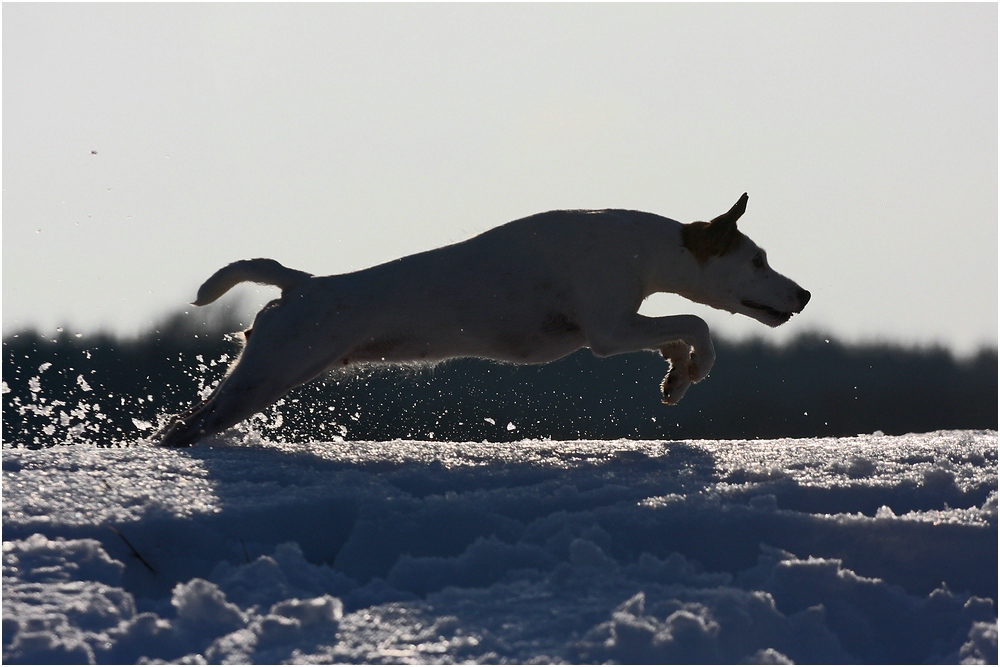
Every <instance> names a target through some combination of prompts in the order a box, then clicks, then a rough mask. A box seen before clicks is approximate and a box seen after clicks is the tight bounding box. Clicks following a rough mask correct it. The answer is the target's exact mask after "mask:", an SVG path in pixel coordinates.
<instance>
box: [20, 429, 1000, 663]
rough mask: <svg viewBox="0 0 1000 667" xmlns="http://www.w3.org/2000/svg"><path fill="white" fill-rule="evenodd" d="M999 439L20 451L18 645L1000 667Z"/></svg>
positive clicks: (126, 650) (409, 658) (352, 657)
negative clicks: (999, 666)
mask: <svg viewBox="0 0 1000 667" xmlns="http://www.w3.org/2000/svg"><path fill="white" fill-rule="evenodd" d="M996 599H997V433H996V432H995V431H947V432H936V433H928V434H919V435H906V436H884V435H881V434H874V435H860V436H857V437H854V438H839V439H835V438H824V439H819V438H815V439H795V440H791V439H789V440H753V441H684V442H671V441H636V440H614V441H569V442H561V441H551V440H525V441H522V442H514V443H489V442H483V443H469V442H464V443H459V442H429V441H393V442H343V441H340V442H313V443H308V444H290V443H280V442H270V441H266V440H262V439H261V438H260V437H259V436H258V435H254V434H253V433H238V432H230V433H229V434H227V435H225V436H221V437H217V438H214V439H212V440H210V441H207V442H206V443H203V444H202V445H199V446H196V447H194V448H191V449H189V450H165V449H159V448H156V447H152V446H148V445H143V444H136V445H135V446H132V447H125V448H110V449H109V448H98V447H95V446H92V445H87V444H78V445H73V446H63V447H53V448H49V449H42V450H26V449H11V448H5V449H4V450H3V659H4V662H9V663H31V662H36V663H37V662H98V663H133V662H162V661H172V662H185V663H202V662H228V663H233V662H235V663H246V662H254V663H282V662H299V663H302V662H305V663H327V662H354V663H454V662H514V663H545V662H571V663H601V662H608V661H611V662H623V663H692V662H694V663H697V662H721V663H741V662H744V663H760V664H784V663H789V662H807V663H843V662H890V663H921V662H965V663H992V664H995V663H996V662H997V620H996V619H997V612H996V603H995V601H996Z"/></svg>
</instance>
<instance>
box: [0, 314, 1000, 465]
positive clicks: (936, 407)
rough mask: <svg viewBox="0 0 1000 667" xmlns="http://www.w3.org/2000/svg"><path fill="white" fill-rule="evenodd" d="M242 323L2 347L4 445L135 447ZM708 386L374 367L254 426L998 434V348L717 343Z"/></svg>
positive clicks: (514, 435) (508, 437) (228, 348)
mask: <svg viewBox="0 0 1000 667" xmlns="http://www.w3.org/2000/svg"><path fill="white" fill-rule="evenodd" d="M239 328H240V325H239V322H237V321H236V317H235V316H232V315H228V316H227V315H222V316H221V317H218V316H217V317H214V318H213V319H212V321H210V322H205V321H199V320H196V319H194V318H190V317H188V316H186V314H183V313H178V314H175V315H173V316H171V317H169V318H167V319H165V320H164V321H163V322H162V323H161V324H160V325H158V326H155V327H153V328H152V329H151V330H149V331H148V332H146V333H145V334H142V335H139V336H138V337H132V338H122V337H117V336H113V335H108V334H98V335H87V336H80V335H78V334H77V335H70V334H69V333H67V329H66V328H64V330H63V331H62V332H60V333H58V334H57V335H56V336H55V337H52V336H45V335H42V334H40V333H38V332H37V331H33V330H25V331H22V332H19V333H16V334H12V335H8V336H6V337H5V338H4V341H3V349H4V355H3V382H4V387H3V392H4V393H3V443H4V444H5V445H8V446H9V445H16V446H28V447H43V446H50V445H55V444H61V443H64V442H78V441H81V440H85V441H86V440H89V441H93V442H97V443H99V444H104V445H112V444H118V443H128V442H134V441H136V440H137V439H139V438H140V437H145V436H149V435H151V434H152V433H153V429H154V428H155V425H156V424H157V423H159V422H161V421H162V420H163V419H164V418H165V417H166V416H168V415H170V414H174V413H176V412H179V411H181V410H183V409H184V408H186V407H188V406H189V405H191V404H192V403H193V402H194V401H195V400H196V399H197V398H198V391H199V389H204V388H205V387H210V386H213V385H214V383H216V382H217V381H218V380H220V379H221V378H222V377H223V375H224V374H225V371H226V369H227V367H228V365H229V363H231V361H232V360H233V359H234V358H235V357H236V356H237V355H238V354H239V349H240V344H239V342H238V338H237V337H235V336H232V335H229V334H227V333H226V332H228V331H235V330H238V329H239ZM715 343H716V351H717V353H718V359H717V361H716V365H715V367H714V368H713V370H712V374H711V376H710V377H709V378H707V379H706V380H705V381H703V382H702V383H700V384H697V385H694V386H692V387H691V388H690V389H689V390H688V392H687V394H686V395H685V397H684V399H683V400H682V401H681V403H680V404H679V405H677V406H666V405H663V404H662V403H661V402H660V391H659V383H660V380H662V378H663V375H664V374H665V373H666V370H667V364H666V362H665V361H663V359H662V358H660V356H659V355H658V354H656V353H649V352H637V353H633V354H625V355H617V356H614V357H608V358H604V359H599V358H597V357H595V356H594V355H593V354H591V353H590V351H589V350H580V351H578V352H576V353H574V354H572V355H570V356H568V357H566V358H564V359H561V360H559V361H556V362H552V363H549V364H543V365H524V366H521V365H515V364H501V363H496V362H491V361H486V360H482V359H455V360H451V361H447V362H443V363H439V364H437V365H433V366H427V365H424V366H369V367H365V368H359V369H353V370H348V371H342V372H337V373H332V374H329V375H327V376H325V377H324V378H323V379H321V380H318V381H314V382H312V383H310V384H308V385H306V386H304V387H300V388H298V389H296V390H293V391H292V392H290V393H289V394H288V396H286V397H285V399H284V401H282V402H280V403H279V404H278V405H277V406H275V407H274V408H273V409H271V410H269V411H267V412H266V413H265V415H263V416H259V417H257V418H255V419H254V420H253V424H254V428H256V429H257V430H258V431H260V432H261V433H262V434H263V435H265V436H266V437H269V438H277V439H284V440H288V441H305V440H332V439H335V438H339V437H342V438H345V439H349V440H391V439H396V438H413V439H433V440H457V441H481V440H490V441H512V440H520V439H523V438H552V439H557V440H563V439H577V438H579V439H611V438H639V439H669V440H679V439H698V438H712V439H715V438H717V439H741V438H743V439H751V438H778V437H814V436H845V435H856V434H859V433H872V432H876V431H882V432H883V433H885V434H887V435H899V434H904V433H910V432H927V431H934V430H942V429H996V428H997V396H998V392H997V379H998V374H997V350H996V348H984V349H981V350H980V351H979V352H978V353H977V354H975V355H973V356H971V357H968V358H957V357H956V356H955V355H954V354H952V353H951V352H950V351H949V350H947V349H945V348H943V347H937V346H934V347H904V346H901V345H896V344H891V343H864V344H844V343H841V342H839V341H837V340H836V339H834V338H833V337H831V336H827V335H822V334H819V333H810V334H803V335H800V336H799V337H797V338H795V339H793V340H792V341H790V342H788V343H786V344H784V345H776V344H772V343H768V342H764V341H762V340H760V339H751V340H746V341H739V342H734V341H729V340H727V339H725V338H716V339H715Z"/></svg>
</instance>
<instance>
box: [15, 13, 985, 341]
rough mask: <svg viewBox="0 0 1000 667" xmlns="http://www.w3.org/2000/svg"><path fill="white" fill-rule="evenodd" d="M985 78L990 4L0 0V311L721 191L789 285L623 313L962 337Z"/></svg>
mask: <svg viewBox="0 0 1000 667" xmlns="http://www.w3.org/2000/svg"><path fill="white" fill-rule="evenodd" d="M997 80H998V73H997V5H996V4H990V3H985V4H974V5H958V4H946V5H937V4H935V5H930V4H919V5H903V4H890V5H855V4H850V5H847V4H824V5H793V4H764V5H757V4H738V5H724V4H695V5H687V4H685V5H679V4H642V5H619V4H612V5H606V4H600V5H595V4H585V5H580V4H555V5H532V4H527V5H525V4H521V5H480V4H474V5H465V4H461V5H424V4H405V5H345V4H295V5H290V4H277V5H274V4H211V5H209V4H195V5H191V4H183V5H181V4H110V5H85V4H5V5H4V6H3V333H4V335H5V336H6V335H9V334H12V333H14V332H16V331H19V330H22V329H25V328H27V327H38V328H40V329H41V330H42V331H44V332H54V331H55V329H56V327H65V328H67V329H69V330H71V331H72V332H82V333H92V332H96V331H99V330H103V331H111V332H115V333H119V334H122V335H134V334H137V333H141V332H142V331H144V330H146V329H148V328H150V327H151V326H153V325H154V323H156V322H159V321H161V320H162V318H163V317H165V316H166V315H167V314H169V313H172V312H176V311H178V310H181V309H184V308H185V307H186V304H187V303H188V302H190V301H192V300H193V298H194V295H195V292H196V290H197V287H198V285H199V284H200V283H201V282H202V281H203V280H204V279H206V278H207V277H208V276H209V275H211V274H212V273H213V272H214V271H215V270H216V269H218V268H219V267H221V266H223V265H225V264H227V263H229V262H232V261H235V260H238V259H244V258H249V257H272V258H274V259H277V260H278V261H280V262H282V263H283V264H285V265H287V266H291V267H294V268H297V269H302V270H305V271H309V272H312V273H315V274H320V275H327V274H333V273H344V272H348V271H354V270H359V269H363V268H366V267H368V266H372V265H375V264H378V263H381V262H385V261H389V260H392V259H395V258H397V257H400V256H404V255H408V254H412V253H415V252H420V251H423V250H428V249H431V248H434V247H438V246H441V245H444V244H448V243H453V242H457V241H461V240H464V239H466V238H469V237H471V236H473V235H475V234H477V233H479V232H482V231H484V230H486V229H489V228H491V227H494V226H497V225H500V224H503V223H504V222H507V221H509V220H513V219H516V218H520V217H524V216H527V215H531V214H533V213H537V212H540V211H545V210H550V209H559V208H630V209H639V210H647V211H652V212H654V213H659V214H661V215H665V216H667V217H670V218H673V219H676V220H679V221H682V222H689V221H693V220H705V219H710V218H712V217H714V216H716V215H718V214H720V213H722V212H724V211H726V210H728V208H729V207H730V206H731V205H732V204H733V203H734V202H735V201H736V199H737V198H738V197H739V196H740V195H741V194H742V193H743V192H748V193H749V195H750V202H749V207H748V210H747V213H746V215H745V216H744V217H743V219H742V220H741V222H740V225H741V229H742V230H743V231H744V232H745V233H746V234H748V235H749V236H750V237H751V238H753V239H754V240H755V241H756V242H757V243H758V244H759V245H761V246H762V247H764V248H765V249H766V250H767V251H768V258H769V261H770V263H771V265H772V266H773V267H774V268H775V269H776V270H778V271H780V272H782V273H784V274H785V275H787V276H789V277H791V278H792V279H794V280H795V281H796V282H798V283H799V284H800V285H802V286H803V287H805V288H807V289H809V290H810V291H811V292H812V295H813V296H812V301H811V302H810V304H809V306H808V307H807V308H806V310H805V311H804V312H803V313H802V314H801V315H798V316H796V317H795V318H793V319H792V321H791V322H790V323H789V324H787V325H784V326H783V327H781V328H780V329H776V330H770V329H767V328H766V327H764V326H763V325H761V324H759V323H757V322H754V321H751V320H749V319H747V318H743V317H741V316H735V315H730V314H727V313H721V312H718V311H713V310H711V309H709V308H707V307H703V306H698V305H695V304H690V303H689V302H686V301H684V300H683V299H681V298H680V297H676V296H661V295H657V296H654V297H651V298H650V299H649V300H648V301H647V303H646V304H644V305H643V308H642V310H641V311H640V312H642V313H645V314H654V315H666V314H673V313H681V312H690V313H695V314H697V315H701V316H702V317H704V318H705V319H706V321H708V323H709V325H710V326H711V327H712V329H713V330H714V331H715V332H717V333H721V334H723V335H728V336H730V337H738V338H742V337H746V336H760V337H762V338H765V339H767V340H774V341H779V342H780V341H784V340H787V339H788V338H789V337H790V336H794V335H796V334H798V333H800V332H803V331H821V332H826V333H829V334H830V335H832V336H836V337H838V338H840V339H842V340H846V341H849V342H859V341H875V340H884V341H891V342H897V343H902V344H907V345H909V344H920V345H929V344H942V345H946V346H948V347H950V348H951V349H953V350H955V351H957V352H959V353H963V354H964V353H969V352H972V351H974V350H975V349H977V348H978V347H979V346H981V345H989V346H996V344H997V317H998V315H997V301H998V295H997V256H998V255H997V227H998V219H997V201H998V199H997V176H998V174H997V126H998V119H997V96H998V91H997ZM276 294H277V290H274V289H271V288H262V287H255V286H249V285H246V286H242V287H240V288H238V289H236V290H234V291H233V292H232V293H231V294H230V295H227V297H225V298H224V299H223V300H222V302H221V303H220V304H219V306H218V308H222V309H224V308H239V309H242V311H245V312H247V313H252V312H253V311H254V310H255V309H256V308H257V307H259V306H260V305H261V304H262V303H264V302H266V301H267V300H269V299H271V298H273V297H274V296H276ZM189 310H191V309H190V308H189Z"/></svg>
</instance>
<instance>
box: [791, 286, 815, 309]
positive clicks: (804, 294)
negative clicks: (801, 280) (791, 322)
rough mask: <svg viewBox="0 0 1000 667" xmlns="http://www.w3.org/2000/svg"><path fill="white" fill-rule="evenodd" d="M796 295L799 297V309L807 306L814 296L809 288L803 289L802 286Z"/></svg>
mask: <svg viewBox="0 0 1000 667" xmlns="http://www.w3.org/2000/svg"><path fill="white" fill-rule="evenodd" d="M795 296H797V297H798V298H799V310H802V309H803V308H805V307H806V304H807V303H809V299H810V298H812V294H810V293H809V290H807V289H802V288H801V287H800V288H799V291H798V292H797V293H796V294H795Z"/></svg>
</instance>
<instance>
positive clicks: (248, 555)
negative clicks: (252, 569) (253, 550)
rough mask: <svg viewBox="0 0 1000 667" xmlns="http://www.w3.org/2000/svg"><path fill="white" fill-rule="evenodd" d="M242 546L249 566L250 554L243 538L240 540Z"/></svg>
mask: <svg viewBox="0 0 1000 667" xmlns="http://www.w3.org/2000/svg"><path fill="white" fill-rule="evenodd" d="M240 544H242V545H243V557H244V558H246V559H247V565H249V564H250V554H248V553H247V544H246V542H244V541H243V538H242V537H241V538H240Z"/></svg>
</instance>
